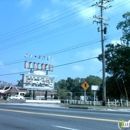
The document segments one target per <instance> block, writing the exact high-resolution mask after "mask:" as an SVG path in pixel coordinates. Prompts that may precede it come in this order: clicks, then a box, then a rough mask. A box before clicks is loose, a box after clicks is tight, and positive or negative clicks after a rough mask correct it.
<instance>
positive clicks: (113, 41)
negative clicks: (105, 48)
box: [111, 40, 122, 45]
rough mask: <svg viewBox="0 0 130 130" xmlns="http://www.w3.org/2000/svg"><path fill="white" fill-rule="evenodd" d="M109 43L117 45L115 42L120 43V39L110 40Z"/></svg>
mask: <svg viewBox="0 0 130 130" xmlns="http://www.w3.org/2000/svg"><path fill="white" fill-rule="evenodd" d="M111 43H112V44H114V45H117V44H119V45H121V44H122V43H121V41H120V40H112V41H111Z"/></svg>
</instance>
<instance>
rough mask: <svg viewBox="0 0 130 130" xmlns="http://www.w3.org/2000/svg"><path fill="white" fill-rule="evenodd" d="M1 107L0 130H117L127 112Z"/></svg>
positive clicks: (19, 106) (22, 106)
mask: <svg viewBox="0 0 130 130" xmlns="http://www.w3.org/2000/svg"><path fill="white" fill-rule="evenodd" d="M47 106H48V107H46V105H44V106H36V105H35V106H34V105H31V106H27V105H6V104H0V130H119V129H118V126H117V124H118V123H117V122H118V121H119V120H120V119H124V120H126V121H128V120H130V112H118V111H101V110H93V109H72V108H60V107H50V106H49V105H47Z"/></svg>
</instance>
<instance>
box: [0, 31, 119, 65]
mask: <svg viewBox="0 0 130 130" xmlns="http://www.w3.org/2000/svg"><path fill="white" fill-rule="evenodd" d="M116 34H118V33H115V34H111V35H108V36H114V37H115V35H116ZM98 42H100V40H98V39H94V40H93V41H88V42H84V43H80V44H77V45H75V46H71V47H68V48H64V49H60V50H57V51H53V52H48V53H45V54H40V55H46V56H47V55H49V56H51V55H56V54H60V53H64V52H67V51H71V50H75V49H78V48H81V47H85V46H89V45H92V44H95V43H98ZM34 59H35V58H34ZM34 59H31V60H34ZM24 61H25V59H23V60H22V59H21V60H16V61H11V62H7V63H4V64H3V65H0V66H6V65H11V64H17V63H21V62H24Z"/></svg>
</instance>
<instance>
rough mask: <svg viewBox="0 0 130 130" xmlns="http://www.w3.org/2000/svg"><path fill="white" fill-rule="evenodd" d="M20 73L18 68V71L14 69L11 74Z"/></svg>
mask: <svg viewBox="0 0 130 130" xmlns="http://www.w3.org/2000/svg"><path fill="white" fill-rule="evenodd" d="M19 71H20V70H19V69H17V68H16V69H12V70H11V73H17V72H19Z"/></svg>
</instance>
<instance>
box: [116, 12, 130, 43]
mask: <svg viewBox="0 0 130 130" xmlns="http://www.w3.org/2000/svg"><path fill="white" fill-rule="evenodd" d="M122 17H123V18H124V19H125V20H124V21H121V22H119V23H118V25H117V29H122V33H123V36H122V37H121V40H122V41H123V43H125V44H127V45H128V44H130V12H127V13H125V14H123V15H122Z"/></svg>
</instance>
